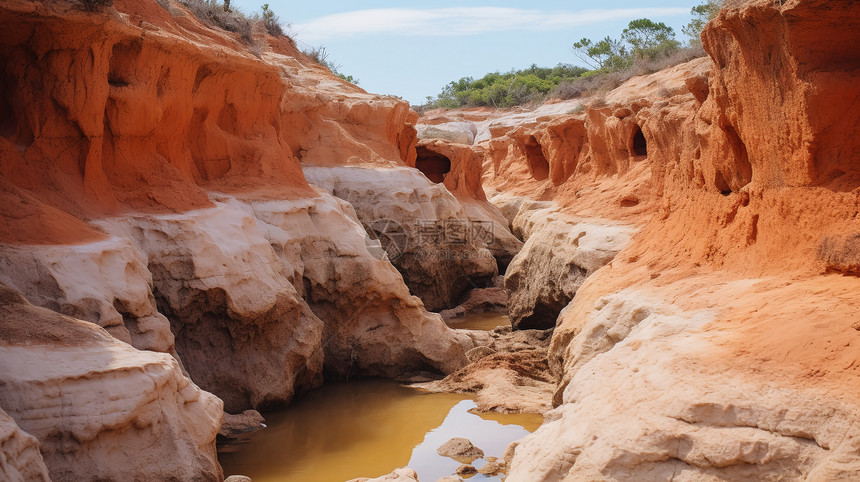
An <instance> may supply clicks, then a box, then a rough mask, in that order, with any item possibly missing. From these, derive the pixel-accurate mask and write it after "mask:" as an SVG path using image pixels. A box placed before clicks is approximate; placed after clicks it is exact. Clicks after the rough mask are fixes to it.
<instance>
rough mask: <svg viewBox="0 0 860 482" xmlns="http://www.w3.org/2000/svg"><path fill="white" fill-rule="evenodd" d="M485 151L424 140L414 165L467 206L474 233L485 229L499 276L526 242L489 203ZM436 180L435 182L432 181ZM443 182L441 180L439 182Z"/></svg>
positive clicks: (467, 213)
mask: <svg viewBox="0 0 860 482" xmlns="http://www.w3.org/2000/svg"><path fill="white" fill-rule="evenodd" d="M483 158H484V152H483V149H482V148H480V147H467V146H461V145H457V144H450V143H447V142H441V141H420V142H418V145H417V157H416V159H415V162H414V164H412V163H410V165H411V166H414V167H416V168H417V169H418V170H420V171H422V172H423V173H424V174H425V175H426V176H427V177H428V178H430V177H431V176H438V175H439V174H440V172H441V178H442V180H441V182H442V183H443V184H444V185H445V187H446V188H447V189H448V191H450V192H451V194H453V195H454V197H456V198H457V200H458V201H459V202H460V204H461V205H462V206H463V210H464V212H465V215H466V218H467V219H468V220H469V222H470V224H471V226H470V228H471V229H472V230H479V229H480V230H481V232H483V236H482V238H483V239H484V240H485V242H486V244H487V249H489V250H490V252H492V253H493V256H494V257H495V258H496V262H497V264H498V266H499V274H504V271H505V269H506V268H507V266H508V264H510V262H511V260H512V259H513V257H514V256H516V254H517V253H518V252H519V251H520V249H522V246H523V244H522V242H521V241H520V240H519V239H517V238H516V237H514V236H513V235H512V234H511V232H510V229H511V226H510V222H508V221H507V220H506V219H505V217H504V215H503V214H502V213H501V212H500V211H499V209H498V208H497V207H496V206H495V205H493V204H492V203H490V202H488V201H487V196H486V193H484V188H483V186H482V185H481V173H482V171H483V167H482V161H483ZM431 180H433V179H431ZM435 182H437V183H438V182H439V179H438V178H437V179H435Z"/></svg>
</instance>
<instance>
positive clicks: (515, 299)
mask: <svg viewBox="0 0 860 482" xmlns="http://www.w3.org/2000/svg"><path fill="white" fill-rule="evenodd" d="M525 207H526V209H521V210H520V212H519V213H518V214H517V216H516V218H515V219H514V226H515V231H517V232H520V233H522V234H523V236H525V237H526V242H525V245H523V249H522V251H520V253H519V254H518V255H517V256H516V257H515V258H514V260H513V261H512V262H511V264H510V266H509V267H508V271H507V272H506V273H505V288H506V289H507V291H508V292H509V293H510V298H509V300H508V316H510V318H511V326H513V327H514V329H547V328H553V327H555V324H556V318H557V317H558V314H559V313H560V312H561V310H562V309H563V308H564V307H565V306H567V304H568V303H569V302H570V300H572V299H573V297H574V295H575V294H576V290H577V289H579V287H580V286H581V285H582V283H583V281H585V278H587V277H588V276H589V275H591V274H592V273H594V272H595V271H597V270H598V269H600V268H601V267H603V266H604V265H606V264H607V263H609V262H610V261H612V259H613V258H614V257H615V255H616V254H618V252H619V251H620V250H621V249H622V248H624V246H625V245H627V243H629V240H630V237H631V235H632V233H633V229H632V228H631V227H629V226H624V225H619V224H615V223H611V222H609V221H604V222H602V223H601V222H600V221H587V220H578V219H575V218H570V217H568V216H566V215H564V214H562V213H559V212H558V209H557V208H553V207H548V208H543V209H536V210H533V211H532V210H528V209H527V208H528V207H530V206H529V205H526V206H525Z"/></svg>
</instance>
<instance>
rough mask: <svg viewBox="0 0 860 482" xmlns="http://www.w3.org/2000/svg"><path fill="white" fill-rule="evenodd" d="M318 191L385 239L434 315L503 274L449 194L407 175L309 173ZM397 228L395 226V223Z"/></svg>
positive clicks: (393, 171)
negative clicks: (345, 203)
mask: <svg viewBox="0 0 860 482" xmlns="http://www.w3.org/2000/svg"><path fill="white" fill-rule="evenodd" d="M304 172H305V175H306V176H307V178H308V180H309V181H310V182H311V183H313V184H314V185H317V186H319V187H320V188H322V189H324V190H326V191H328V192H330V193H332V194H334V195H335V196H337V197H338V198H341V199H343V200H345V201H348V202H349V203H350V204H352V205H353V206H354V207H355V211H356V214H357V215H358V219H360V220H361V222H362V224H364V225H365V226H367V227H368V229H369V231H371V232H373V233H374V235H375V236H377V237H380V238H381V240H382V241H383V243H384V246H385V247H386V249H387V251H388V252H389V258H390V259H391V261H392V263H393V264H394V265H395V266H396V267H397V269H398V270H399V271H400V273H401V274H402V275H403V279H404V281H405V282H406V285H407V286H408V287H409V289H410V291H411V292H412V293H414V294H415V295H416V296H418V297H419V298H421V300H422V301H423V302H424V305H425V306H426V307H427V309H428V310H431V311H435V310H440V309H444V308H449V307H452V306H454V305H456V304H457V303H458V302H459V301H460V300H459V298H460V297H461V296H462V295H463V294H464V293H465V292H466V291H468V290H469V289H471V288H474V287H482V286H485V285H487V284H488V283H490V282H491V281H492V279H493V278H494V277H495V276H496V274H497V266H496V261H495V258H493V255H492V253H491V252H490V251H489V250H488V249H487V248H486V243H485V241H484V237H483V232H482V231H478V232H475V231H473V230H472V226H471V225H470V223H469V218H468V217H467V216H466V214H465V212H464V211H463V208H462V206H461V205H460V203H459V202H458V201H457V199H456V198H454V196H452V195H451V193H450V192H448V190H446V189H445V188H444V187H442V186H437V185H436V184H433V183H431V182H430V181H428V180H427V179H426V178H425V177H424V176H423V175H422V174H421V173H419V172H418V171H416V170H414V169H411V168H407V167H377V168H373V167H368V168H365V167H339V168H325V167H318V166H306V167H305V168H304ZM389 221H393V222H389Z"/></svg>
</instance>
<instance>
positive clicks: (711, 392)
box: [508, 280, 860, 482]
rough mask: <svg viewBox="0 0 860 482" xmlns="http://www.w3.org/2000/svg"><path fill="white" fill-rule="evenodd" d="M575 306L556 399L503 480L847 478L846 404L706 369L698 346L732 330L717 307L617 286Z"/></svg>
mask: <svg viewBox="0 0 860 482" xmlns="http://www.w3.org/2000/svg"><path fill="white" fill-rule="evenodd" d="M756 281H757V280H747V281H741V282H734V283H733V286H731V287H728V288H729V289H734V290H736V289H738V288H742V287H744V286H745V287H750V286H753V285H754V284H755V283H756ZM583 312H586V313H588V315H587V319H586V321H585V323H584V324H583V325H582V330H581V332H580V333H579V334H578V335H577V336H576V337H575V338H574V340H573V342H572V343H571V344H570V345H569V347H568V349H567V354H566V363H565V367H566V368H565V376H566V378H567V383H566V388H565V389H564V392H563V397H562V400H561V401H562V405H561V406H560V407H559V408H557V409H555V410H554V411H552V412H550V413H549V414H548V415H547V417H548V422H547V423H545V424H544V425H543V426H542V427H541V428H540V429H539V430H538V431H537V432H535V434H533V435H531V436H529V437H527V438H526V439H524V440H523V441H521V443H520V445H519V446H518V447H517V449H516V455H515V457H514V460H513V468H512V470H511V473H510V475H509V477H508V480H511V481H530V482H531V481H550V480H553V481H554V480H620V479H636V480H666V479H672V480H748V479H750V478H754V479H758V480H763V479H768V480H771V479H772V480H777V479H785V478H791V479H804V480H842V479H845V480H847V479H850V478H851V477H852V474H854V473H855V469H856V466H857V463H858V462H860V460H858V457H857V453H858V447H860V438H858V437H857V436H856V434H854V433H853V431H852V428H851V427H852V426H853V423H854V420H856V417H857V416H858V409H857V406H856V403H854V402H852V401H849V400H847V399H842V397H839V396H835V397H834V395H836V394H835V393H833V392H832V391H828V390H827V389H822V388H820V387H813V386H803V385H793V384H786V383H784V381H782V383H774V384H772V385H764V386H763V385H762V381H761V380H754V379H752V377H750V376H749V375H746V374H743V373H739V372H725V371H720V369H719V368H717V367H711V366H709V365H710V363H709V361H708V360H709V357H708V354H709V353H713V352H714V350H715V349H717V348H718V346H719V345H720V341H719V340H720V339H721V337H722V336H724V335H726V334H728V333H730V332H731V330H732V327H731V326H727V325H726V324H722V325H721V324H720V323H719V322H718V320H719V318H720V313H719V311H718V310H716V309H700V310H695V311H684V310H682V309H679V308H678V307H677V306H673V305H672V303H670V302H669V301H667V300H663V299H661V298H660V297H659V296H656V297H655V296H654V295H653V294H651V293H648V292H641V291H637V290H635V289H627V290H624V291H621V292H618V293H616V294H613V295H609V296H606V297H603V298H600V299H599V300H598V301H597V303H596V304H595V305H594V308H593V310H587V309H586V310H584V311H583ZM717 372H719V373H717ZM717 375H718V376H717ZM607 380H611V381H612V382H611V383H607Z"/></svg>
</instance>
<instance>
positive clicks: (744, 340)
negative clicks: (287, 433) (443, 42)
mask: <svg viewBox="0 0 860 482" xmlns="http://www.w3.org/2000/svg"><path fill="white" fill-rule="evenodd" d="M0 23H2V25H3V26H4V29H0V60H2V63H3V65H4V71H3V74H2V76H0V174H2V175H0V478H3V479H4V480H14V481H18V480H22V481H24V480H27V481H28V480H56V481H62V480H223V478H224V475H225V474H224V472H223V470H222V468H221V466H220V465H219V462H218V455H217V453H216V435H217V433H218V430H219V428H220V426H221V422H222V418H223V417H224V413H225V412H226V413H229V414H238V413H241V412H243V411H245V410H248V409H255V410H270V409H275V408H284V407H286V408H287V410H288V409H289V404H290V402H292V401H293V400H294V399H296V398H297V397H300V396H302V395H303V394H305V393H306V392H308V391H310V390H312V389H314V388H316V387H319V386H320V385H321V384H323V383H324V380H329V381H332V380H349V379H350V378H359V377H384V378H394V379H397V380H401V381H405V382H409V383H415V382H420V383H418V384H417V386H420V387H422V388H423V389H425V390H430V391H443V392H444V391H451V392H460V393H466V394H469V395H471V396H474V397H475V401H476V403H477V407H478V409H480V410H482V411H498V412H530V413H540V414H543V416H544V423H543V424H542V425H541V426H540V428H538V429H537V430H536V431H535V432H534V433H533V434H531V435H528V436H527V437H525V438H524V439H522V440H521V441H519V442H517V443H516V445H512V446H511V448H510V449H509V453H508V454H507V455H508V456H509V457H507V460H506V462H508V466H507V468H506V472H505V473H506V475H507V478H506V480H508V481H555V480H571V481H572V480H746V479H750V478H753V479H762V480H851V479H853V478H856V474H857V473H858V471H860V434H858V432H857V430H856V429H855V423H856V422H857V421H858V419H860V404H858V401H857V397H856V395H857V392H858V388H860V348H858V346H860V317H858V313H860V297H858V295H857V293H860V277H858V276H860V142H858V140H857V137H856V136H855V133H856V132H857V131H858V130H860V115H858V113H860V53H858V51H857V49H856V45H860V3H857V2H850V1H844V2H843V1H839V2H826V1H824V0H786V1H781V2H773V1H770V0H745V1H743V2H730V3H729V4H728V5H726V6H725V7H724V8H723V9H722V11H721V12H720V14H719V15H718V16H717V18H716V19H715V20H714V21H712V22H711V23H709V24H708V26H707V27H706V28H705V30H704V32H703V34H702V42H703V46H704V48H705V50H706V52H707V54H708V55H707V57H703V58H700V59H696V60H693V61H690V62H687V63H683V64H679V65H676V66H674V67H670V68H668V69H665V70H663V71H660V72H656V73H653V74H650V75H644V76H639V77H634V78H632V79H630V80H628V81H627V82H625V83H624V84H622V85H621V86H619V87H617V88H615V89H612V90H611V91H605V92H597V93H595V94H594V95H590V96H587V97H583V98H577V99H572V100H568V101H559V102H550V103H546V104H544V105H540V106H535V107H531V108H521V109H508V110H501V109H500V110H495V109H465V110H459V111H445V110H437V111H429V112H425V113H423V115H421V116H420V117H419V115H418V114H417V113H416V112H415V111H413V110H411V109H410V106H409V104H408V103H407V102H405V101H403V100H400V99H398V98H394V97H389V96H379V95H374V94H369V93H367V92H365V91H363V90H362V89H360V88H359V87H357V86H354V85H352V84H350V83H347V82H344V81H342V80H341V79H339V78H337V77H336V76H335V75H333V74H332V73H331V72H330V71H329V70H328V69H327V68H325V67H323V66H321V65H319V64H317V63H316V62H315V61H314V60H312V59H311V58H309V57H307V56H306V55H304V54H302V53H301V52H300V51H299V50H298V49H297V48H296V46H295V45H294V44H293V43H292V41H291V40H290V39H289V38H287V37H273V36H271V35H268V34H267V33H266V32H265V30H264V29H263V28H262V26H261V25H257V26H256V27H255V29H254V31H253V35H252V38H251V42H252V44H251V45H249V44H248V43H247V41H243V40H242V39H241V38H240V36H239V35H238V34H235V33H231V32H227V31H223V30H219V29H216V28H211V27H209V26H207V25H205V24H202V23H201V22H200V21H198V20H197V19H196V18H194V16H193V15H192V14H191V13H190V12H189V11H188V10H187V9H186V8H185V7H183V6H182V5H181V4H179V3H176V2H172V1H159V2H156V1H154V0H152V1H150V0H146V1H132V0H114V2H113V5H112V6H109V7H106V8H103V9H98V10H96V11H95V12H86V11H83V10H81V9H80V8H78V7H77V6H76V5H75V4H74V3H72V2H66V1H60V0H49V1H43V2H35V1H29V0H9V1H6V2H4V4H3V5H2V7H0ZM243 42H245V43H243ZM502 288H503V289H502ZM501 293H504V296H502V295H501ZM464 301H465V303H463V302H464ZM461 303H462V304H461ZM458 305H460V306H459V307H458ZM501 305H506V306H507V314H508V315H509V316H510V323H511V327H510V328H508V329H503V330H499V329H497V330H494V331H492V332H484V331H477V330H467V329H457V328H456V327H455V328H451V327H449V326H448V325H446V323H445V322H444V321H443V318H442V316H441V315H440V314H439V312H442V313H443V314H446V317H447V316H448V315H450V316H454V317H456V316H459V315H461V314H463V313H465V312H468V311H482V310H492V309H498V307H499V306H501ZM443 310H447V311H443ZM458 310H459V311H458ZM451 326H456V325H455V324H451ZM416 416H420V414H416ZM355 475H356V476H359V475H363V474H355ZM367 475H370V474H367ZM379 480H416V475H415V474H414V472H413V471H412V470H411V469H408V468H400V469H398V470H397V471H395V472H392V474H391V475H389V476H385V477H383V478H380V479H379Z"/></svg>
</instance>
